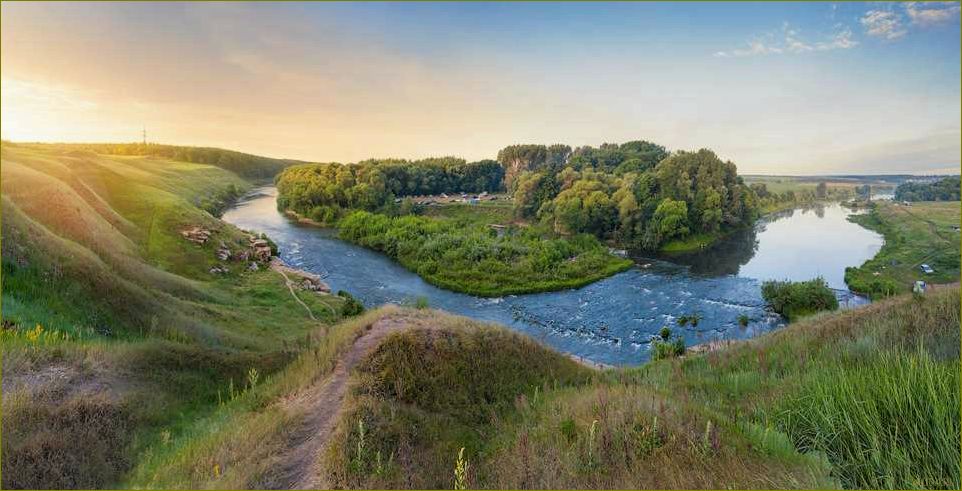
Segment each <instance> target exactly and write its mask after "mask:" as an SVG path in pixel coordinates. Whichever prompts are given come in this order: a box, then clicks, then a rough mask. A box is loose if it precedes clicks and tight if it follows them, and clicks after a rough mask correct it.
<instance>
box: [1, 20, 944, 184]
mask: <svg viewBox="0 0 962 491" xmlns="http://www.w3.org/2000/svg"><path fill="white" fill-rule="evenodd" d="M959 10H960V6H959V3H958V2H937V3H925V4H918V3H884V4H881V3H839V4H832V3H811V4H805V3H774V4H767V3H731V4H723V3H714V2H712V3H682V4H667V3H665V4H663V3H612V4H607V3H591V4H582V3H561V4H550V3H423V4H390V3H364V4H341V3H310V4H278V3H271V4H252V3H243V4H232V3H205V4H196V3H193V4H176V3H163V4H151V3H112V2H110V3H36V4H33V3H9V2H3V4H2V29H0V33H2V60H3V62H2V66H0V68H2V83H0V87H2V101H0V112H2V127H0V130H2V136H3V138H6V139H12V140H16V141H21V140H30V141H35V140H41V141H135V140H139V139H140V132H141V127H142V125H146V126H147V132H148V139H149V140H151V141H154V142H160V143H172V144H185V145H207V146H217V147H224V148H231V149H236V150H241V151H246V152H251V153H257V154H262V155H269V156H277V157H290V158H300V159H305V160H312V161H343V162H350V161H356V160H360V159H364V158H368V157H387V156H397V157H411V158H413V157H426V156H436V155H459V156H463V157H465V158H468V159H480V158H493V157H494V156H495V154H496V153H497V151H498V149H499V148H501V147H503V146H505V145H508V144H512V143H555V142H563V143H568V144H571V145H573V146H576V145H583V144H591V145H598V144H600V143H602V142H605V141H609V142H622V141H627V140H633V139H647V140H651V141H655V142H658V143H661V144H663V145H666V146H667V147H668V148H670V149H673V150H677V149H697V148H701V147H707V148H711V149H713V150H715V151H716V152H717V153H718V154H719V155H720V156H721V157H723V158H726V159H731V160H733V161H734V162H735V163H736V164H737V165H738V167H739V171H740V172H745V173H783V174H815V173H846V172H904V171H910V172H924V171H934V170H940V171H944V170H952V171H954V172H958V170H959V165H960V152H962V149H960V141H962V134H960V119H962V112H960V107H962V100H960V84H962V80H960V51H959V43H960V41H959V40H960V30H959V25H960V21H959Z"/></svg>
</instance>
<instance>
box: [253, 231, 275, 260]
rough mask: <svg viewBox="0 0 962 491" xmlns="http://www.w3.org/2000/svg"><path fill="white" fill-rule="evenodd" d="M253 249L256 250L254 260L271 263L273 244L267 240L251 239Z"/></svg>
mask: <svg viewBox="0 0 962 491" xmlns="http://www.w3.org/2000/svg"><path fill="white" fill-rule="evenodd" d="M250 243H251V248H253V250H254V259H256V260H258V261H261V262H264V263H266V262H270V260H271V255H272V254H273V252H272V251H271V244H270V243H269V242H267V239H261V238H258V237H254V236H251V237H250Z"/></svg>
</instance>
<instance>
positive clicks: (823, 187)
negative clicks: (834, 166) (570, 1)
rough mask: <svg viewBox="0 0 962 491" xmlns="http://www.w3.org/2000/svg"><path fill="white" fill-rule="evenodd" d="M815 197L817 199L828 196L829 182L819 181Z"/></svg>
mask: <svg viewBox="0 0 962 491" xmlns="http://www.w3.org/2000/svg"><path fill="white" fill-rule="evenodd" d="M815 197H816V198H817V199H825V198H826V197H828V184H826V183H825V182H824V181H823V182H820V183H818V185H817V186H815Z"/></svg>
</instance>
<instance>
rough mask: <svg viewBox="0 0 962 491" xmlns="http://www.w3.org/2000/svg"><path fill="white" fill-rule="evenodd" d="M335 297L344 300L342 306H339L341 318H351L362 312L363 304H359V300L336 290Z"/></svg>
mask: <svg viewBox="0 0 962 491" xmlns="http://www.w3.org/2000/svg"><path fill="white" fill-rule="evenodd" d="M337 296H339V297H341V298H343V299H345V300H346V301H345V302H344V305H341V316H343V317H352V316H355V315H359V314H361V313H363V312H364V304H363V303H361V301H360V300H358V299H356V298H354V295H351V294H350V293H348V292H346V291H344V290H338V291H337Z"/></svg>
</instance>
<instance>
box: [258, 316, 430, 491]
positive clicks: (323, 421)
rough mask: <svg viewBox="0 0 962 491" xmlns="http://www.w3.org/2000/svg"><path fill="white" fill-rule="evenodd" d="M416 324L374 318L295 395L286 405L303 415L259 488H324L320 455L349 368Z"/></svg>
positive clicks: (338, 409) (337, 410) (338, 407)
mask: <svg viewBox="0 0 962 491" xmlns="http://www.w3.org/2000/svg"><path fill="white" fill-rule="evenodd" d="M414 326H417V323H416V322H415V323H411V322H408V319H405V318H404V317H397V316H392V317H385V318H382V319H379V320H377V321H376V322H375V323H374V324H373V325H372V326H371V328H370V329H369V330H368V331H367V332H365V333H364V334H363V335H361V337H359V338H358V339H357V340H355V341H354V344H353V345H352V346H351V349H350V350H349V351H348V352H347V353H345V354H344V355H343V356H342V357H341V359H340V360H339V361H338V362H337V365H336V366H335V367H334V370H333V372H331V375H330V376H328V377H327V378H325V379H324V380H321V381H319V382H318V383H317V384H316V385H314V386H313V387H311V388H310V389H308V390H306V391H304V392H302V393H300V394H298V395H297V396H295V397H294V398H293V399H291V400H290V401H288V402H287V403H286V405H287V406H288V407H289V408H290V409H292V410H295V411H303V412H304V413H305V414H307V418H306V419H305V420H304V421H303V422H302V423H301V426H300V427H299V428H297V430H296V431H295V432H294V433H295V437H294V438H293V439H292V441H291V442H290V446H289V448H288V449H287V450H286V451H285V452H284V454H283V455H282V456H281V458H280V459H279V460H278V461H279V462H284V466H283V468H281V469H278V470H277V472H276V473H274V474H273V475H272V476H270V478H269V479H268V481H267V482H262V483H258V485H257V487H259V488H262V489H327V488H328V487H329V486H328V484H327V482H326V480H325V473H324V469H323V468H322V467H321V463H320V460H321V459H320V455H321V452H322V451H323V450H324V447H325V445H326V444H327V442H328V440H330V436H331V432H332V431H333V430H334V425H335V424H336V423H337V421H338V419H339V418H338V416H339V415H340V412H341V409H342V405H343V402H344V396H345V394H346V393H347V382H348V379H349V378H350V374H351V370H352V369H353V368H354V367H355V366H357V364H358V363H360V362H361V360H363V359H364V357H365V356H366V355H367V354H368V353H370V352H371V351H372V350H373V349H374V348H375V347H376V346H377V345H378V343H380V342H381V340H383V339H384V338H385V337H386V336H387V335H388V334H390V333H391V332H393V331H398V330H401V329H406V328H408V327H414Z"/></svg>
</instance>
